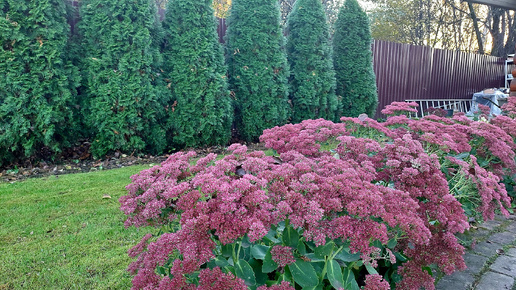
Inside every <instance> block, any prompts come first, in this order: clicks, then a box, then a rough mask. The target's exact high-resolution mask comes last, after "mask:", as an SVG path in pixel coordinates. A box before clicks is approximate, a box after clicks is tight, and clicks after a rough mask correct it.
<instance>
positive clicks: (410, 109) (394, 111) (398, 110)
mask: <svg viewBox="0 0 516 290" xmlns="http://www.w3.org/2000/svg"><path fill="white" fill-rule="evenodd" d="M417 107H419V105H418V104H417V103H416V102H410V103H408V102H393V103H391V104H390V105H387V106H385V109H383V110H382V114H384V115H387V116H394V115H400V114H402V115H405V114H410V113H417V109H416V108H417Z"/></svg>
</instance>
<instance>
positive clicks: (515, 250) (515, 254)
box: [507, 248, 516, 257]
mask: <svg viewBox="0 0 516 290" xmlns="http://www.w3.org/2000/svg"><path fill="white" fill-rule="evenodd" d="M507 255H508V256H511V257H516V248H510V249H509V250H508V251H507Z"/></svg>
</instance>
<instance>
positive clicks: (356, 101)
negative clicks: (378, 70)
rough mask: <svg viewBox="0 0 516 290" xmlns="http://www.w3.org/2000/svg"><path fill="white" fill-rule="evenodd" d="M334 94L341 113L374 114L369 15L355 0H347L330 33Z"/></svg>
mask: <svg viewBox="0 0 516 290" xmlns="http://www.w3.org/2000/svg"><path fill="white" fill-rule="evenodd" d="M333 51H334V66H335V72H336V78H337V90H336V92H337V95H339V96H341V97H342V106H343V112H342V114H343V115H344V116H349V117H356V116H358V115H360V114H362V113H366V114H367V115H369V116H370V117H372V116H374V114H375V112H376V107H377V106H378V94H377V91H376V78H375V75H374V70H373V63H372V52H371V32H370V29H369V18H368V17H367V14H366V13H365V12H364V10H362V8H361V7H360V5H359V4H358V2H357V0H346V2H345V3H344V5H343V6H342V7H341V9H340V11H339V14H338V19H337V21H336V23H335V34H334V37H333Z"/></svg>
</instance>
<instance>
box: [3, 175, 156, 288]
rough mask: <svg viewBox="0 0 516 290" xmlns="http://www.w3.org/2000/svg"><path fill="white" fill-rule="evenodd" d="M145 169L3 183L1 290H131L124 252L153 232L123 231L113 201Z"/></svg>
mask: <svg viewBox="0 0 516 290" xmlns="http://www.w3.org/2000/svg"><path fill="white" fill-rule="evenodd" d="M148 167H149V166H148V165H147V166H133V167H127V168H121V169H114V170H108V171H98V172H91V173H83V174H72V175H63V176H59V177H56V176H51V177H46V178H40V179H30V180H26V181H22V182H16V183H13V184H9V183H4V184H0V289H18V288H28V289H127V288H129V287H130V286H131V276H130V275H129V274H128V273H127V271H126V268H127V266H128V265H129V263H130V262H131V260H132V259H131V258H129V257H128V256H127V250H128V249H129V248H130V247H131V246H133V245H135V244H136V243H138V242H139V240H140V238H141V237H143V236H144V235H145V234H146V233H148V232H156V230H154V229H148V228H145V229H135V228H129V229H125V228H124V226H123V222H124V220H125V216H124V215H123V213H122V212H121V211H120V210H119V203H118V198H119V197H120V196H122V195H124V194H125V189H124V187H125V186H126V185H127V184H128V183H129V182H130V179H129V177H130V176H131V175H132V174H135V173H138V172H139V171H141V170H142V169H145V168H148ZM104 195H109V196H111V198H110V199H108V198H103V196H104Z"/></svg>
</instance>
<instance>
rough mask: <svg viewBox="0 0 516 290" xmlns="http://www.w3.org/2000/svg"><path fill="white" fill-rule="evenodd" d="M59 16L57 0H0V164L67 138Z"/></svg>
mask: <svg viewBox="0 0 516 290" xmlns="http://www.w3.org/2000/svg"><path fill="white" fill-rule="evenodd" d="M65 12H66V9H65V5H64V2H63V1H60V0H40V1H32V0H2V1H0V63H1V65H0V164H2V163H7V162H10V161H13V160H14V159H15V158H25V157H28V156H32V155H34V154H38V153H40V152H39V151H40V150H41V149H42V148H43V147H45V146H46V147H48V149H50V151H53V152H54V153H55V152H58V151H59V150H60V148H63V146H68V145H69V141H70V140H71V138H72V136H71V134H72V132H73V130H72V127H73V126H72V125H71V124H72V120H73V115H72V110H71V109H70V107H71V106H72V103H73V98H72V94H71V92H70V88H71V86H72V85H71V82H70V79H69V77H68V76H69V75H71V74H72V73H71V72H70V70H69V69H70V67H69V66H68V65H67V63H66V61H65V54H66V51H65V47H66V45H67V38H68V34H69V30H70V28H69V25H68V24H67V22H66V17H65Z"/></svg>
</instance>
